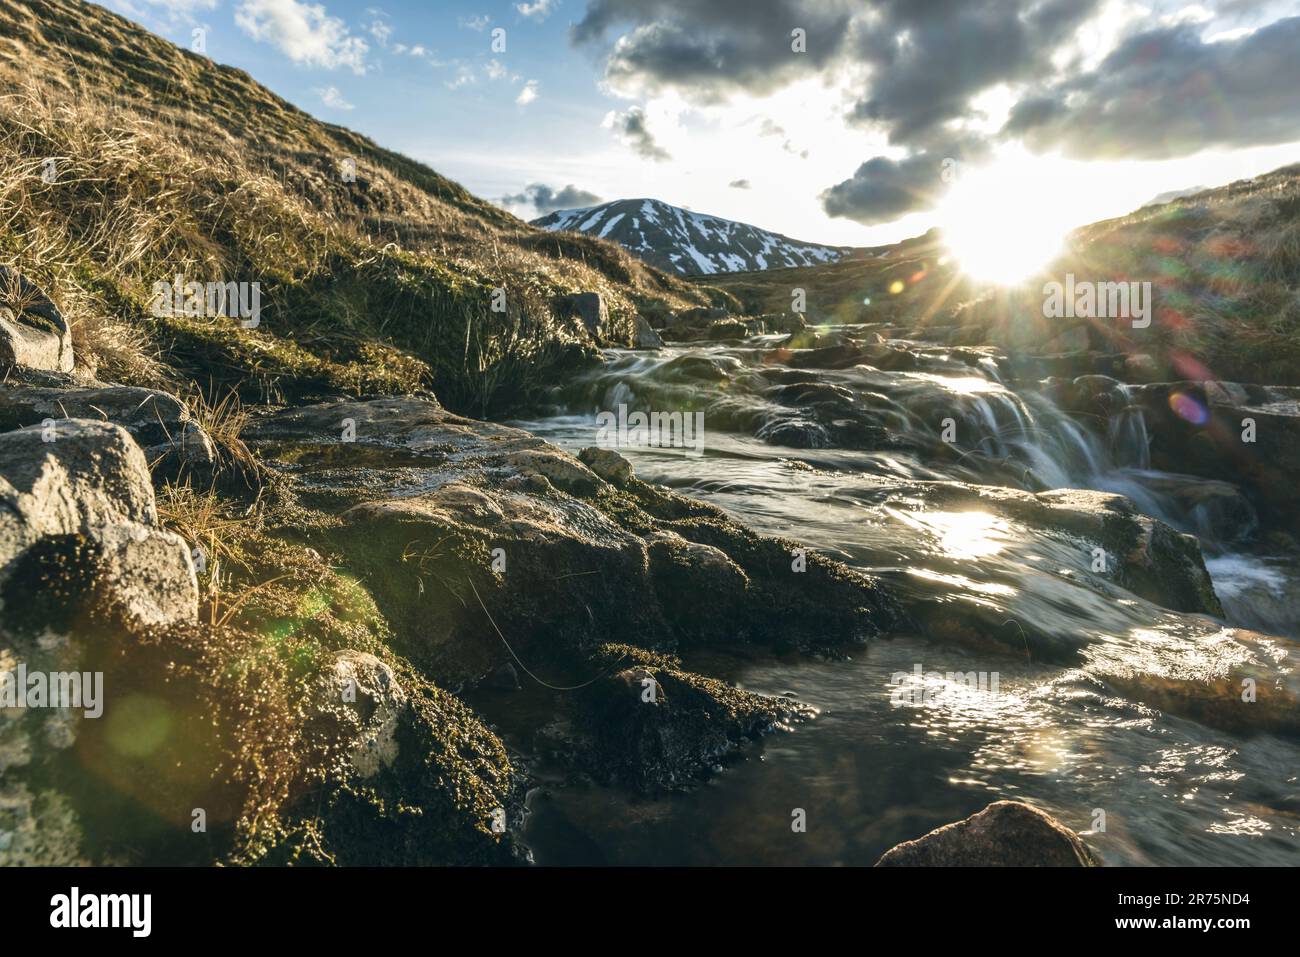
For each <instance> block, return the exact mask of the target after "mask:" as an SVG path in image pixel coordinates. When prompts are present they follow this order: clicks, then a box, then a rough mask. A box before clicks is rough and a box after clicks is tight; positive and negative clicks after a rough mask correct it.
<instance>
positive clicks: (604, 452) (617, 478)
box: [578, 445, 632, 488]
mask: <svg viewBox="0 0 1300 957" xmlns="http://www.w3.org/2000/svg"><path fill="white" fill-rule="evenodd" d="M578 460H579V461H580V462H582V464H583V465H585V466H587V468H589V469H591V470H592V471H593V472H594V473H596V475H598V476H600V477H601V478H602V479H604V480H605V481H606V482H608V483H609V484H610V485H616V486H618V487H620V488H621V487H623V486H624V485H626V484H627V483H628V482H630V481H631V480H632V463H631V462H629V461H628V460H627V459H625V458H623V456H621V455H619V454H618V453H617V452H615V451H614V450H613V449H602V448H597V447H596V446H594V445H593V446H588V447H587V448H585V449H583V450H582V451H581V452H579V453H578Z"/></svg>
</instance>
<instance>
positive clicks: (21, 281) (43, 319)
mask: <svg viewBox="0 0 1300 957" xmlns="http://www.w3.org/2000/svg"><path fill="white" fill-rule="evenodd" d="M0 303H3V305H0V368H2V367H4V366H17V367H19V368H27V369H36V370H43V371H50V372H71V371H72V368H73V365H74V362H73V355H72V330H71V328H70V327H69V326H68V322H67V320H66V319H64V318H63V315H62V314H61V313H60V312H59V310H58V308H57V307H55V305H54V303H53V302H51V301H50V298H49V297H48V296H46V295H45V293H43V292H41V290H40V289H38V288H37V287H36V285H35V284H34V283H32V282H31V281H30V280H28V279H26V278H25V277H23V276H21V275H19V274H18V273H17V272H15V271H14V270H12V269H9V268H7V267H4V266H0Z"/></svg>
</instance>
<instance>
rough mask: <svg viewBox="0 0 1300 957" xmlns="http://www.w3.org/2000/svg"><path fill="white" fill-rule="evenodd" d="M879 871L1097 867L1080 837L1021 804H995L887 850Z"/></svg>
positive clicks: (1035, 809) (879, 863) (1015, 802)
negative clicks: (884, 869) (912, 868)
mask: <svg viewBox="0 0 1300 957" xmlns="http://www.w3.org/2000/svg"><path fill="white" fill-rule="evenodd" d="M876 866H877V867H1097V866H1099V865H1098V862H1097V860H1096V858H1094V857H1093V855H1092V854H1091V853H1090V852H1089V851H1088V848H1087V847H1086V846H1085V845H1084V843H1083V841H1081V840H1079V837H1078V835H1076V834H1075V833H1074V832H1073V831H1071V830H1070V829H1069V828H1067V827H1066V826H1065V825H1063V824H1061V822H1059V821H1057V820H1056V819H1055V818H1054V817H1052V816H1051V815H1050V814H1046V813H1044V812H1042V811H1040V810H1038V809H1037V808H1035V807H1030V806H1029V805H1028V804H1022V803H1020V802H1019V801H995V802H994V803H992V804H990V805H989V806H988V807H986V808H984V810H982V811H980V812H979V813H978V814H973V815H971V816H970V817H968V818H966V819H965V820H964V821H958V822H956V823H955V824H947V825H944V826H943V827H941V828H937V829H936V830H933V831H931V832H930V833H929V834H926V835H924V836H922V837H919V838H917V839H916V840H914V841H906V842H904V843H902V844H899V845H898V846H897V847H894V848H891V849H890V850H888V851H886V852H885V854H884V855H883V856H882V857H881V858H880V860H878V861H877V862H876Z"/></svg>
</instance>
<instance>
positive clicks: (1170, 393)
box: [1133, 382, 1300, 534]
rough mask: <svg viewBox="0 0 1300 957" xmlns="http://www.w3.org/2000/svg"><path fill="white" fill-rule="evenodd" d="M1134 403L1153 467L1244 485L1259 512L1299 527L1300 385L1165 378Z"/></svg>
mask: <svg viewBox="0 0 1300 957" xmlns="http://www.w3.org/2000/svg"><path fill="white" fill-rule="evenodd" d="M1133 401H1134V403H1135V404H1137V405H1139V406H1140V407H1141V408H1142V410H1143V414H1144V415H1145V417H1146V423H1147V432H1148V434H1149V435H1150V437H1151V464H1152V465H1153V466H1154V467H1155V468H1159V469H1162V470H1164V471H1169V472H1182V473H1187V474H1191V475H1199V476H1203V477H1205V478H1212V479H1220V480H1222V481H1226V482H1231V483H1233V484H1235V485H1239V486H1241V488H1242V489H1243V490H1244V491H1245V492H1246V494H1247V495H1248V496H1249V497H1250V498H1251V499H1252V501H1253V503H1254V505H1255V507H1256V508H1257V509H1258V510H1259V511H1260V513H1261V515H1262V517H1265V518H1267V519H1269V520H1271V521H1273V522H1275V523H1276V524H1277V525H1278V526H1279V527H1282V528H1286V529H1289V530H1290V531H1291V532H1292V533H1293V534H1294V533H1300V481H1298V479H1300V387H1280V386H1258V385H1246V384H1241V383H1232V382H1162V383H1154V384H1150V385H1143V386H1137V387H1135V388H1134V389H1133Z"/></svg>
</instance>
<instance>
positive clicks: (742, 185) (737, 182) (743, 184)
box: [727, 179, 750, 189]
mask: <svg viewBox="0 0 1300 957" xmlns="http://www.w3.org/2000/svg"><path fill="white" fill-rule="evenodd" d="M727 185H728V186H730V187H731V188H732V189H749V188H750V182H749V180H747V179H733V180H732V181H731V182H730V183H728V184H727Z"/></svg>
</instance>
